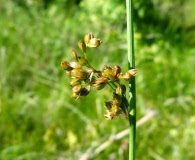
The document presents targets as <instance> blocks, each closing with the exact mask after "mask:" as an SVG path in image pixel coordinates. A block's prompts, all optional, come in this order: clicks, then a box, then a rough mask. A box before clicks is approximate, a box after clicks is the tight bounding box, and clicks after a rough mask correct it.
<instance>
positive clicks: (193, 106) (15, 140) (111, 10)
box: [0, 0, 195, 160]
mask: <svg viewBox="0 0 195 160" xmlns="http://www.w3.org/2000/svg"><path fill="white" fill-rule="evenodd" d="M134 20H135V25H134V29H135V35H134V36H135V54H136V68H137V69H138V75H137V76H136V83H137V120H139V119H141V118H142V117H144V116H145V115H147V114H148V113H149V112H151V111H154V112H156V113H157V114H156V116H154V117H152V118H151V119H150V121H148V122H145V123H143V124H142V125H141V126H140V127H139V128H138V129H137V141H136V144H137V148H136V157H137V159H138V160H175V159H176V160H184V159H186V160H193V159H194V157H195V152H194V151H195V75H194V70H195V1H194V0H185V1H183V0H178V1H174V0H164V1H161V0H147V1H145V0H134ZM89 32H93V33H94V35H95V36H96V37H97V38H101V39H102V41H103V43H102V45H101V46H100V47H99V48H98V49H94V50H92V49H90V50H89V54H88V58H89V60H90V63H91V64H92V65H93V66H95V67H96V68H97V69H100V68H102V66H103V65H105V64H108V65H111V66H112V65H116V64H119V65H121V66H122V68H123V70H124V71H125V70H127V45H126V11H125V1H124V0H106V1H105V0H71V1H70V0H0V80H1V83H0V159H2V160H13V159H14V160H77V159H78V160H79V159H80V160H85V159H84V158H83V159H82V158H81V157H82V156H83V154H84V153H86V152H87V153H90V154H91V156H92V158H91V159H94V160H102V159H106V160H126V159H127V158H128V136H125V137H123V138H121V139H119V140H117V141H114V142H113V143H112V144H111V145H109V146H108V147H107V148H105V149H104V150H103V151H102V152H100V153H99V154H97V155H94V156H93V153H94V150H95V148H97V147H98V146H100V145H101V144H102V143H104V142H105V141H106V140H107V139H109V138H110V136H111V135H115V134H117V133H119V132H120V131H122V130H125V129H126V128H128V122H127V121H126V120H125V119H124V118H123V117H117V118H116V119H114V120H112V121H107V120H105V118H104V113H105V110H106V109H105V107H104V102H105V101H108V100H110V99H111V97H112V93H111V91H110V90H109V89H105V90H102V91H98V92H97V91H92V92H91V93H90V95H89V96H87V97H85V98H82V99H78V100H75V99H72V98H70V95H71V88H70V87H69V86H68V83H69V78H67V77H65V76H64V71H63V70H62V69H61V67H60V63H61V61H63V60H65V59H66V60H68V61H69V60H70V50H71V49H72V48H75V49H76V50H77V51H79V50H78V47H77V42H78V41H79V40H80V39H82V38H83V36H84V35H85V34H86V33H89ZM80 54H81V53H80Z"/></svg>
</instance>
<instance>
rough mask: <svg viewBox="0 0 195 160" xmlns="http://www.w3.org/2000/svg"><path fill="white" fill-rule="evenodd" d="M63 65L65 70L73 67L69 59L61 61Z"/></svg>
mask: <svg viewBox="0 0 195 160" xmlns="http://www.w3.org/2000/svg"><path fill="white" fill-rule="evenodd" d="M61 67H62V68H63V69H64V70H69V69H71V67H70V66H69V63H68V62H67V61H63V62H61Z"/></svg>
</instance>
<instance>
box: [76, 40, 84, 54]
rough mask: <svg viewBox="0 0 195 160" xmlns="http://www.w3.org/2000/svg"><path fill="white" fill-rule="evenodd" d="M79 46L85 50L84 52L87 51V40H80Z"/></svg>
mask: <svg viewBox="0 0 195 160" xmlns="http://www.w3.org/2000/svg"><path fill="white" fill-rule="evenodd" d="M78 46H79V48H80V50H81V51H82V52H83V53H86V44H85V42H84V41H82V40H81V41H79V42H78Z"/></svg>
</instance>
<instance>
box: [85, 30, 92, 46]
mask: <svg viewBox="0 0 195 160" xmlns="http://www.w3.org/2000/svg"><path fill="white" fill-rule="evenodd" d="M92 38H94V35H93V34H92V33H88V34H86V35H85V37H84V42H85V44H86V45H87V44H88V43H89V41H90V40H91V39H92Z"/></svg>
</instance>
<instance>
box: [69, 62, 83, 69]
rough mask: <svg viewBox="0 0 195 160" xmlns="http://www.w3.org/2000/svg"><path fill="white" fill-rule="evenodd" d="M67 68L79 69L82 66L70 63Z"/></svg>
mask: <svg viewBox="0 0 195 160" xmlns="http://www.w3.org/2000/svg"><path fill="white" fill-rule="evenodd" d="M69 66H70V67H72V68H74V69H81V68H82V66H81V65H80V64H79V63H78V62H70V63H69Z"/></svg>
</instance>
